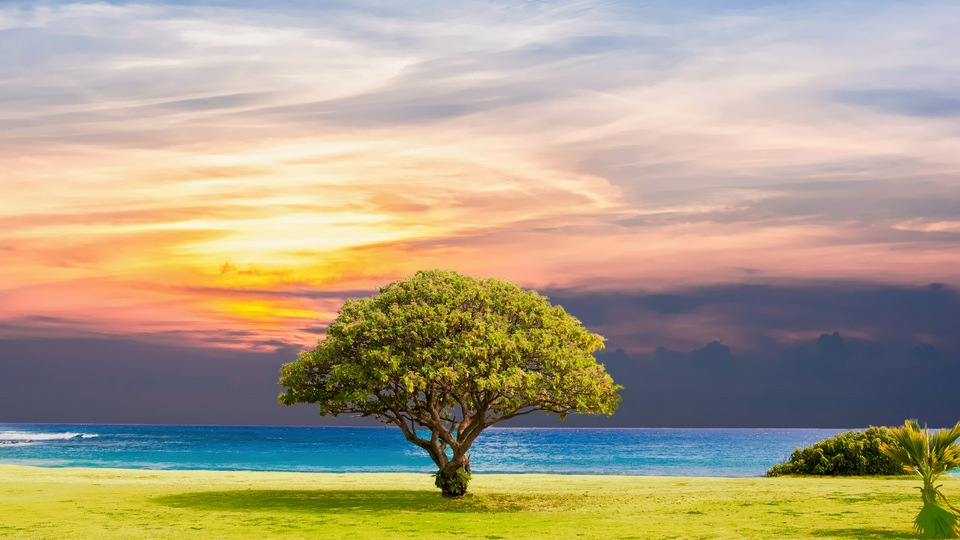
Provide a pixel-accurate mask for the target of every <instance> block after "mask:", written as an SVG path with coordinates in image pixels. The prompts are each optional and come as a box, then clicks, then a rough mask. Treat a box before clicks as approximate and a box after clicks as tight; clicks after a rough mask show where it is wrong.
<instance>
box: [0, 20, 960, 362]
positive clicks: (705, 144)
mask: <svg viewBox="0 0 960 540" xmlns="http://www.w3.org/2000/svg"><path fill="white" fill-rule="evenodd" d="M958 19H960V6H957V5H955V4H954V3H952V2H928V3H923V4H910V5H905V4H898V3H866V2H862V3H857V2H855V3H852V4H851V3H846V4H833V3H820V2H816V3H800V4H798V3H793V2H784V3H770V4H767V5H765V6H764V7H756V6H753V5H752V3H751V5H747V4H746V3H744V4H740V3H737V2H720V3H717V2H707V3H699V4H698V3H692V4H684V5H682V6H673V7H668V6H638V5H634V3H630V2H622V3H618V2H613V3H600V2H536V3H498V2H465V3H456V4H450V3H442V2H435V3H417V4H409V5H407V4H404V5H397V6H390V7H384V6H383V5H380V4H379V3H369V4H368V3H364V2H359V3H350V4H336V3H325V4H311V5H305V4H303V5H302V4H298V3H290V4H277V5H272V6H271V7H270V8H264V7H257V6H255V5H251V4H250V3H243V2H238V3H230V2H215V3H211V4H202V3H199V4H190V5H180V4H173V3H165V2H145V3H140V4H107V3H70V2H53V3H43V4H37V5H35V4H32V3H22V4H7V5H4V6H3V7H0V51H2V52H0V182H2V187H3V193H4V196H3V197H2V198H0V256H2V257H3V260H4V262H5V264H3V265H2V267H0V279H2V282H3V285H2V286H0V320H3V321H8V322H10V324H11V326H8V328H17V330H15V331H14V330H11V331H8V333H19V332H26V331H27V330H28V329H33V330H32V331H35V332H39V333H45V332H50V331H54V330H53V329H58V330H56V331H68V330H70V329H73V330H74V331H78V332H79V331H81V330H82V333H87V332H94V333H96V332H103V333H110V332H119V333H137V334H151V333H152V334H155V335H157V336H163V335H167V334H166V333H168V332H178V331H182V332H184V334H183V335H188V334H189V335H190V336H192V337H191V338H190V339H197V340H200V341H203V340H208V341H207V342H209V340H212V339H215V338H214V337H213V336H216V335H217V334H218V333H223V332H224V331H225V329H230V331H242V332H246V333H244V334H241V335H235V336H232V337H231V338H230V343H233V344H235V345H236V346H244V345H249V346H254V345H255V344H257V343H259V344H263V343H270V342H277V343H299V344H303V343H309V342H310V341H312V340H314V339H316V333H315V332H311V331H308V330H304V329H309V328H320V327H322V326H323V325H324V324H325V323H326V322H327V321H329V320H330V319H331V318H332V317H333V316H334V314H335V312H336V308H337V307H338V306H339V304H340V303H342V301H343V300H344V299H345V298H347V297H349V296H350V295H354V294H356V295H360V293H362V292H363V291H367V294H368V293H369V292H373V291H375V290H376V286H378V285H382V284H384V283H386V282H389V281H391V280H393V279H396V278H397V277H401V276H403V275H407V274H410V273H412V272H415V271H416V270H418V269H422V268H432V267H452V268H455V269H457V270H460V271H463V272H468V273H472V274H483V275H493V276H503V277H508V278H510V279H514V280H516V281H518V282H520V283H522V284H524V285H525V286H529V287H538V288H539V287H548V286H550V287H576V288H580V289H594V290H608V289H616V288H621V289H623V288H627V289H630V290H640V289H645V290H667V289H670V288H672V287H681V286H692V285H707V284H715V283H739V282H766V281H790V280H802V279H848V280H869V281H881V282H899V283H918V282H919V283H927V282H932V281H938V282H945V283H952V284H960V270H957V269H958V268H960V229H958V227H957V223H958V221H957V216H958V215H960V184H958V183H957V178H958V175H960V162H958V160H957V157H956V156H957V155H960V154H958V151H960V130H958V124H957V118H958V117H960V108H958V103H960V102H958V101H957V100H956V99H954V98H953V96H956V95H960V80H958V79H957V77H956V76H955V73H957V70H958V68H960V54H958V53H960V38H958V37H957V36H956V33H955V30H954V28H953V24H952V21H955V20H958ZM265 291H270V292H273V293H276V294H275V295H272V296H271V295H270V294H265ZM309 291H352V292H350V293H349V294H347V293H343V294H341V293H339V292H338V293H336V294H333V296H323V297H320V296H311V295H310V294H306V293H305V292H309ZM31 321H32V322H31ZM13 322H16V324H15V325H14V324H13ZM708 323H709V321H705V322H703V324H708ZM714 323H716V324H719V323H717V322H716V321H714ZM714 323H709V324H714ZM78 329H79V330H78ZM84 335H86V334H84Z"/></svg>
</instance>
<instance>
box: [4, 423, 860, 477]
mask: <svg viewBox="0 0 960 540" xmlns="http://www.w3.org/2000/svg"><path fill="white" fill-rule="evenodd" d="M843 431H846V430H844V429H578V428H490V429H488V430H486V431H484V432H483V433H482V434H481V435H480V437H479V438H478V439H477V441H476V442H475V443H474V446H473V449H472V452H471V465H472V468H473V472H474V473H553V474H619V475H624V474H630V475H656V476H721V477H749V476H762V475H763V474H764V472H765V471H766V470H767V469H768V468H770V467H771V466H772V465H773V464H774V463H778V462H781V463H782V462H783V461H784V460H786V459H787V458H788V457H789V456H790V453H791V452H793V450H794V449H795V448H797V447H801V446H806V445H809V444H812V443H814V442H816V441H818V440H821V439H824V438H827V437H829V436H831V435H835V434H837V433H841V432H843ZM28 440H29V441H31V442H26V441H28ZM0 463H7V464H17V465H34V466H41V467H115V468H128V469H209V470H251V471H311V472H423V473H429V472H434V471H435V470H436V467H435V466H434V465H433V463H432V462H431V461H430V458H429V457H427V455H426V453H425V452H424V451H423V450H421V449H420V448H417V447H415V446H413V445H412V444H410V443H408V442H407V441H406V440H404V438H403V436H402V435H401V434H400V431H399V430H398V429H396V428H391V427H260V426H240V427H238V426H176V425H109V424H0Z"/></svg>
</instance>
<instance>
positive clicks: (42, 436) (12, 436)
mask: <svg viewBox="0 0 960 540" xmlns="http://www.w3.org/2000/svg"><path fill="white" fill-rule="evenodd" d="M99 436H100V435H98V434H96V433H74V432H72V431H67V432H63V433H31V432H29V431H0V441H26V440H31V441H57V440H69V439H77V438H81V439H89V438H92V437H99Z"/></svg>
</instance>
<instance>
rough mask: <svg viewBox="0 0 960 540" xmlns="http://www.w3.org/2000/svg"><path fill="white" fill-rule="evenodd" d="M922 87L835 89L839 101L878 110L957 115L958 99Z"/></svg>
mask: <svg viewBox="0 0 960 540" xmlns="http://www.w3.org/2000/svg"><path fill="white" fill-rule="evenodd" d="M955 94H956V92H953V93H952V94H944V93H940V92H936V91H933V90H926V89H883V90H847V91H842V92H838V94H837V96H836V97H837V99H838V100H839V101H841V102H842V103H848V104H851V105H860V106H864V107H870V108H872V109H875V110H877V111H879V112H882V113H887V114H901V115H906V116H916V117H921V118H927V117H931V118H944V117H946V118H950V117H955V116H960V99H956V98H954V97H953V95H955Z"/></svg>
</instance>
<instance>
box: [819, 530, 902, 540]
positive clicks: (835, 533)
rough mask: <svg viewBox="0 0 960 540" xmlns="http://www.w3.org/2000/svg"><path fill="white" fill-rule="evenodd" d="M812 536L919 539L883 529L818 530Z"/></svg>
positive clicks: (873, 539)
mask: <svg viewBox="0 0 960 540" xmlns="http://www.w3.org/2000/svg"><path fill="white" fill-rule="evenodd" d="M812 534H813V536H825V537H828V538H857V539H858V540H859V539H863V540H881V539H884V538H900V539H903V538H919V537H918V536H917V535H915V534H911V533H909V532H907V531H888V530H884V529H857V528H848V529H820V530H818V531H814V532H813V533H812Z"/></svg>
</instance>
